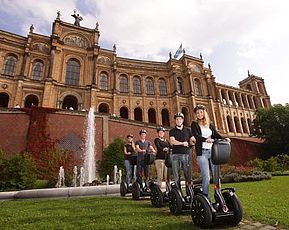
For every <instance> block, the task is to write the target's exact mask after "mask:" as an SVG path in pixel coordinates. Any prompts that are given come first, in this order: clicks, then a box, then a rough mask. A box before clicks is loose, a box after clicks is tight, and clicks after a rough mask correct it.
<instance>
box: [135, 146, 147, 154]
mask: <svg viewBox="0 0 289 230" xmlns="http://www.w3.org/2000/svg"><path fill="white" fill-rule="evenodd" d="M135 149H136V151H137V152H139V153H145V152H146V150H145V149H141V148H140V147H139V145H138V144H136V145H135Z"/></svg>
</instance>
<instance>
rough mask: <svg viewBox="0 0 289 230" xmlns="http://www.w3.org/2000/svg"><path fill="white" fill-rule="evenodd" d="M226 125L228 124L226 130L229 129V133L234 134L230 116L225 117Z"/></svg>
mask: <svg viewBox="0 0 289 230" xmlns="http://www.w3.org/2000/svg"><path fill="white" fill-rule="evenodd" d="M227 124H228V128H229V132H234V129H233V124H232V119H231V116H229V115H228V116H227Z"/></svg>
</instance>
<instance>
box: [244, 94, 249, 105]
mask: <svg viewBox="0 0 289 230" xmlns="http://www.w3.org/2000/svg"><path fill="white" fill-rule="evenodd" d="M242 102H243V105H244V107H245V108H249V105H248V97H247V96H246V95H245V94H242Z"/></svg>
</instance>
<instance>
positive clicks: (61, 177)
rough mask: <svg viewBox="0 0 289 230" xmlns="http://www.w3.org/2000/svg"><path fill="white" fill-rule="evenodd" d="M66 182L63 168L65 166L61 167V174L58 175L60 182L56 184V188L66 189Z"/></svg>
mask: <svg viewBox="0 0 289 230" xmlns="http://www.w3.org/2000/svg"><path fill="white" fill-rule="evenodd" d="M64 181H65V177H64V168H63V166H60V168H59V174H58V180H57V183H56V188H62V187H65V183H64Z"/></svg>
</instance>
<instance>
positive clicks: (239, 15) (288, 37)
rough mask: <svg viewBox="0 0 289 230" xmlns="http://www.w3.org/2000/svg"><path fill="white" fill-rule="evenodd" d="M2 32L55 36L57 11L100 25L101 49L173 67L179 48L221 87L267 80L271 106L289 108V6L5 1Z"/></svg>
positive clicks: (266, 0)
mask: <svg viewBox="0 0 289 230" xmlns="http://www.w3.org/2000/svg"><path fill="white" fill-rule="evenodd" d="M0 4H1V8H0V29H1V30H5V31H9V32H12V33H15V34H19V35H22V36H27V34H28V32H29V27H30V25H31V24H33V25H34V28H35V29H34V33H39V34H43V35H47V36H50V34H51V29H52V23H53V21H54V20H55V18H56V13H57V11H60V13H61V20H62V21H65V22H68V23H74V18H73V17H72V16H71V15H72V14H73V10H74V9H75V10H76V11H77V13H79V14H80V15H81V16H82V17H83V20H82V21H81V23H80V24H81V26H84V27H88V28H92V29H93V28H95V24H96V22H98V23H99V31H100V42H99V45H100V46H101V48H105V49H110V50H112V46H113V45H114V44H116V47H117V56H120V57H126V58H133V59H141V60H151V61H161V62H162V61H163V62H166V61H168V58H169V52H172V54H174V53H175V52H176V50H177V49H178V47H179V46H180V44H182V46H183V48H184V49H185V51H186V54H188V55H190V56H195V57H199V55H200V53H202V57H203V60H204V65H205V66H208V64H209V63H210V65H211V69H212V71H213V74H214V76H215V77H216V81H217V82H218V83H221V84H225V85H229V86H234V87H238V84H239V82H240V81H241V80H243V79H245V78H246V77H247V76H248V75H247V74H248V70H249V71H250V74H254V75H256V76H259V77H261V78H263V79H264V81H265V86H266V89H267V92H268V94H269V95H270V98H271V103H272V104H283V105H285V103H289V72H288V69H287V67H288V66H289V26H288V22H289V13H288V10H289V1H288V0H63V1H60V0H49V1H47V0H0Z"/></svg>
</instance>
